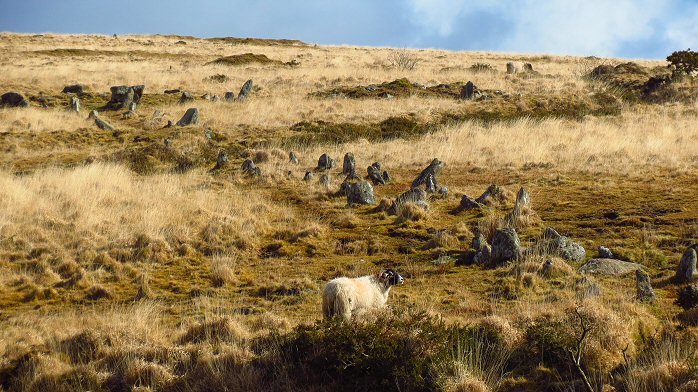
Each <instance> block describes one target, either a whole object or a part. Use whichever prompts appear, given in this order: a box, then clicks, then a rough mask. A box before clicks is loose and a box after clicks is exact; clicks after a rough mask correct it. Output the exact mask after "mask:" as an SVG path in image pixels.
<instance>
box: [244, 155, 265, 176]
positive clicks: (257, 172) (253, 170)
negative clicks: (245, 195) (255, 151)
mask: <svg viewBox="0 0 698 392" xmlns="http://www.w3.org/2000/svg"><path fill="white" fill-rule="evenodd" d="M242 172H243V173H244V174H246V175H248V176H250V177H259V176H261V175H262V170H261V169H260V168H258V167H257V165H255V164H254V161H253V160H251V159H246V160H245V162H243V163H242Z"/></svg>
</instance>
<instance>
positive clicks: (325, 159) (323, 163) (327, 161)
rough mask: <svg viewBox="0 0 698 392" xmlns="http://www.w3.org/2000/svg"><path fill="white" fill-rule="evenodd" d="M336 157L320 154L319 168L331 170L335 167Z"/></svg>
mask: <svg viewBox="0 0 698 392" xmlns="http://www.w3.org/2000/svg"><path fill="white" fill-rule="evenodd" d="M335 164H336V163H335V161H334V159H332V158H330V156H329V155H327V154H322V155H320V158H318V160H317V170H330V169H332V168H333V167H335Z"/></svg>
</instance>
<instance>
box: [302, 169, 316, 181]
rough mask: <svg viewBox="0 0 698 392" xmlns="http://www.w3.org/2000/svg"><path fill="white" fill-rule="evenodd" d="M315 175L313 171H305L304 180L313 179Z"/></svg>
mask: <svg viewBox="0 0 698 392" xmlns="http://www.w3.org/2000/svg"><path fill="white" fill-rule="evenodd" d="M313 177H314V175H313V172H311V171H307V172H305V175H304V176H303V181H311V180H312V179H313Z"/></svg>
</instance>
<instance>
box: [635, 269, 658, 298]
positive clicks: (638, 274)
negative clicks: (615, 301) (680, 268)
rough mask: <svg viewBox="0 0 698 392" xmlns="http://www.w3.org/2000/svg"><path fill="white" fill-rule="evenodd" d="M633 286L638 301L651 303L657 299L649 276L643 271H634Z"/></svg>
mask: <svg viewBox="0 0 698 392" xmlns="http://www.w3.org/2000/svg"><path fill="white" fill-rule="evenodd" d="M635 286H636V288H637V295H636V298H637V300H638V301H642V302H652V301H654V300H655V299H656V298H657V296H656V295H655V294H654V290H652V285H651V284H650V276H649V275H647V273H646V272H645V271H643V270H637V271H635Z"/></svg>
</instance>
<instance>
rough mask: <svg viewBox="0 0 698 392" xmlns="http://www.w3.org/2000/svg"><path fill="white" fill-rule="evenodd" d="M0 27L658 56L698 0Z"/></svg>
mask: <svg viewBox="0 0 698 392" xmlns="http://www.w3.org/2000/svg"><path fill="white" fill-rule="evenodd" d="M0 31H12V32H26V33H45V32H53V33H85V34H94V33H101V34H110V35H111V34H129V33H130V34H178V35H193V36H196V37H226V36H229V37H256V38H288V39H300V40H302V41H305V42H309V43H317V44H331V45H360V46H390V47H401V48H402V47H405V48H441V49H450V50H481V51H498V52H515V53H536V54H572V55H584V56H589V55H595V56H614V57H626V58H645V59H661V58H665V57H666V56H667V55H669V54H670V53H671V52H673V51H674V50H683V49H687V48H698V42H697V41H698V0H198V1H192V0H167V1H165V0H158V1H154V0H119V1H115V0H19V1H18V0H0ZM0 39H1V38H0Z"/></svg>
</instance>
